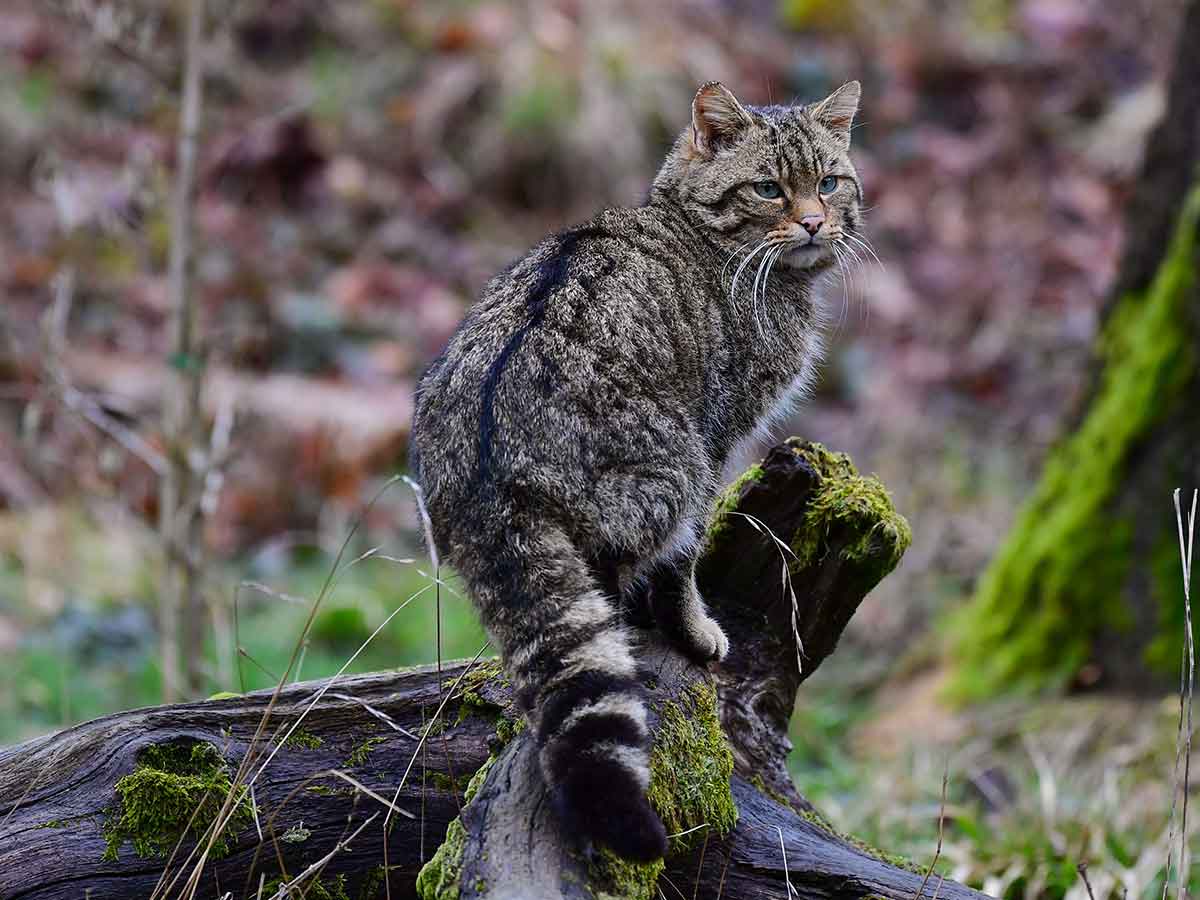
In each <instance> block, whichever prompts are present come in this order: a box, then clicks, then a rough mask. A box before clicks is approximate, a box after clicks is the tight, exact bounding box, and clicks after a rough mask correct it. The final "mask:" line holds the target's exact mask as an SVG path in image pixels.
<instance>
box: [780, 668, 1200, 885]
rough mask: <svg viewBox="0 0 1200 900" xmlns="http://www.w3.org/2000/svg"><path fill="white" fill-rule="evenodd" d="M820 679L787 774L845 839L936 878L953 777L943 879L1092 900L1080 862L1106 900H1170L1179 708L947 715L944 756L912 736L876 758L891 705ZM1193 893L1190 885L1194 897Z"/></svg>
mask: <svg viewBox="0 0 1200 900" xmlns="http://www.w3.org/2000/svg"><path fill="white" fill-rule="evenodd" d="M823 675H825V673H820V674H818V675H817V676H815V677H814V678H813V679H812V680H811V681H809V682H807V683H806V684H805V685H804V687H803V689H802V690H801V695H800V701H799V703H798V705H797V710H796V714H795V716H794V718H793V721H792V728H791V737H792V740H793V743H794V744H795V750H794V751H793V753H792V756H791V758H790V760H789V763H790V766H791V769H792V773H793V776H794V777H795V780H796V783H797V787H798V788H799V789H800V792H801V793H802V794H804V795H805V796H806V797H807V798H808V799H809V800H811V801H812V802H813V803H814V804H816V806H817V808H818V809H819V810H820V811H821V812H822V813H823V814H824V815H825V816H826V817H827V818H828V819H829V820H830V822H831V823H832V825H833V826H834V827H835V828H836V829H837V830H839V831H842V832H844V833H847V834H850V835H852V836H853V837H855V838H858V839H861V840H862V841H864V842H866V843H867V844H869V845H871V846H873V847H878V848H881V849H882V850H884V851H887V852H889V853H895V854H897V855H899V856H902V857H905V858H907V859H909V860H911V861H912V862H913V863H915V864H916V865H917V866H920V867H927V866H928V865H929V864H930V863H931V862H932V860H933V857H934V852H935V848H936V847H937V842H938V821H939V816H940V815H941V812H942V807H941V790H942V777H943V773H944V772H947V773H948V776H949V777H948V790H947V798H946V806H945V817H944V835H943V845H942V851H941V855H940V858H939V860H938V863H937V867H936V872H937V873H938V875H945V876H946V877H948V878H953V879H955V880H958V881H962V882H965V883H967V884H969V885H971V886H972V887H975V888H977V889H980V890H983V891H984V892H985V893H988V894H991V895H993V896H997V897H1003V898H1006V900H1061V898H1066V897H1068V896H1070V897H1072V898H1080V900H1085V898H1086V897H1087V894H1086V890H1085V889H1084V887H1083V884H1082V881H1081V880H1080V876H1079V874H1078V871H1077V866H1078V864H1079V863H1080V862H1085V863H1087V865H1088V876H1089V878H1090V879H1091V882H1092V885H1093V889H1094V890H1095V895H1096V900H1107V898H1113V900H1117V898H1121V896H1122V891H1123V890H1127V891H1128V894H1127V896H1128V898H1129V900H1157V898H1159V897H1160V896H1161V893H1162V881H1163V877H1164V874H1165V866H1166V860H1167V831H1168V821H1167V819H1168V813H1169V811H1170V802H1171V787H1172V779H1173V776H1172V765H1173V761H1174V750H1175V747H1174V739H1175V728H1176V714H1177V711H1178V705H1177V704H1178V701H1177V699H1175V698H1169V697H1168V698H1164V699H1163V701H1162V702H1153V701H1151V702H1147V701H1145V700H1136V699H1131V698H1116V697H1110V696H1092V697H1078V698H1054V699H1046V700H1041V701H1031V700H1023V701H1020V702H1014V701H1006V702H1002V703H991V704H987V705H979V706H976V707H974V708H973V709H972V710H970V711H969V712H964V711H961V710H960V711H957V712H954V711H950V710H947V711H946V713H945V714H946V716H947V717H948V719H953V720H954V721H955V722H957V723H958V729H957V730H958V731H959V732H961V735H962V736H961V737H960V738H958V739H956V740H953V741H949V742H946V743H942V744H935V743H932V742H931V740H930V738H929V736H928V735H927V734H925V733H921V732H918V733H914V734H913V735H911V736H907V737H906V738H905V739H904V740H903V741H901V742H899V743H901V744H903V746H889V747H878V748H874V747H871V746H870V745H869V744H868V743H867V742H865V741H864V740H863V739H862V738H863V734H864V732H863V731H862V730H861V729H865V728H866V727H867V726H869V725H870V724H871V722H872V720H873V719H874V718H875V716H876V715H879V714H883V713H887V712H894V710H891V709H890V707H891V701H886V702H885V703H883V704H880V705H876V703H875V702H874V700H873V698H872V697H871V696H870V695H868V694H865V693H863V692H862V691H861V690H858V689H857V688H855V687H854V686H849V687H848V686H847V684H846V682H845V681H844V680H843V679H840V678H832V677H822V676H823ZM1193 768H1194V767H1193ZM980 785H983V787H982V788H981V787H980ZM1193 787H1194V786H1193ZM1194 819H1195V817H1194V816H1190V815H1189V844H1190V846H1191V847H1192V854H1193V856H1194V855H1195V854H1196V852H1197V849H1200V848H1198V847H1197V834H1198V829H1197V827H1196V824H1195V821H1194ZM1177 828H1178V826H1176V829H1177ZM1178 843H1179V837H1178V834H1176V835H1175V838H1174V846H1175V847H1176V848H1178ZM938 875H935V876H934V879H933V880H934V883H935V884H936V879H937V877H938ZM1198 889H1200V875H1197V874H1194V875H1193V876H1192V877H1191V879H1190V884H1189V891H1190V892H1191V893H1192V894H1193V895H1194V894H1195V892H1196V891H1197V890H1198ZM1173 892H1174V886H1172V893H1173ZM931 893H932V891H931Z"/></svg>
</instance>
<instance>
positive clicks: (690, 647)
mask: <svg viewBox="0 0 1200 900" xmlns="http://www.w3.org/2000/svg"><path fill="white" fill-rule="evenodd" d="M684 639H685V643H686V646H685V647H684V648H683V649H684V652H685V653H686V654H687V655H688V656H689V657H691V658H692V659H693V660H695V661H696V662H698V663H700V664H704V663H709V662H714V661H716V662H719V661H720V660H722V659H724V658H725V657H726V656H727V655H728V653H729V638H728V637H726V636H725V631H724V629H722V628H721V626H720V625H718V624H717V620H716V619H714V618H713V617H712V616H709V615H707V614H705V613H701V614H699V615H696V616H693V617H692V618H691V619H690V620H688V622H686V623H685V625H684Z"/></svg>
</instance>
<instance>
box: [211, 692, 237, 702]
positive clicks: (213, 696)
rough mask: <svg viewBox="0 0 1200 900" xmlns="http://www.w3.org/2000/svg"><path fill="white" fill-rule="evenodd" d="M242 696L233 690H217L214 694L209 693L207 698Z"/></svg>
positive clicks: (234, 697) (218, 698)
mask: <svg viewBox="0 0 1200 900" xmlns="http://www.w3.org/2000/svg"><path fill="white" fill-rule="evenodd" d="M240 696H242V695H241V694H238V693H236V692H234V691H217V692H216V693H215V694H209V695H208V699H209V700H236V699H237V698H238V697H240Z"/></svg>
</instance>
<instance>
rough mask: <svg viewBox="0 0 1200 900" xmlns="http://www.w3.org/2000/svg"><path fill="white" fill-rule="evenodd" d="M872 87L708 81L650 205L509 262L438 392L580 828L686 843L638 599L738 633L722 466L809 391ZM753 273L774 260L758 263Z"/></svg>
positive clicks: (428, 489)
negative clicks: (651, 798) (673, 831)
mask: <svg viewBox="0 0 1200 900" xmlns="http://www.w3.org/2000/svg"><path fill="white" fill-rule="evenodd" d="M858 99H859V85H858V82H856V81H854V82H850V83H848V84H845V85H843V86H842V87H840V88H839V89H838V90H836V91H835V92H834V93H833V94H831V95H830V96H829V97H827V98H825V99H824V100H822V101H820V102H818V103H814V104H810V105H808V106H766V107H753V106H744V105H742V104H741V103H740V102H739V101H738V100H737V98H736V97H734V95H733V94H732V93H730V91H729V90H728V89H726V88H725V87H724V86H722V85H721V84H719V83H716V82H711V83H709V84H705V85H704V86H703V87H701V88H700V90H699V91H698V92H697V94H696V96H695V99H694V100H693V103H692V122H691V127H690V128H687V129H686V130H685V131H684V132H683V133H682V134H681V135H680V136H679V138H678V139H677V140H676V142H675V144H674V146H673V148H672V149H671V151H670V152H669V153H668V155H667V158H666V160H665V162H664V164H663V166H662V168H661V170H660V171H659V173H658V175H657V177H656V178H655V179H654V182H653V186H652V187H651V190H650V193H649V196H648V199H647V201H646V203H645V205H643V206H640V207H637V208H630V209H609V210H605V211H604V212H602V213H600V214H599V215H598V216H596V217H595V218H594V219H592V220H591V221H590V222H588V223H587V224H584V225H580V226H578V227H574V228H570V229H568V230H567V231H564V232H563V233H561V234H558V235H554V236H552V237H548V238H546V239H545V240H543V241H542V242H541V243H539V244H538V245H537V246H535V247H534V248H533V249H532V250H531V251H530V252H529V253H528V254H527V255H526V256H525V257H523V258H522V259H520V260H518V261H517V262H516V263H515V264H513V265H512V266H511V267H510V268H509V269H508V271H506V272H504V273H502V274H500V275H498V276H496V277H495V278H494V279H492V281H491V282H490V283H489V284H488V285H487V287H486V289H485V290H484V293H483V297H482V299H481V300H480V301H479V302H478V303H477V304H476V305H475V306H474V308H472V309H471V311H470V312H469V313H468V315H467V317H466V319H465V320H464V321H463V323H462V324H461V325H460V326H459V328H458V331H457V332H456V333H455V334H454V336H453V337H452V338H451V339H450V342H449V344H448V345H447V347H446V349H445V351H444V352H443V353H442V355H441V356H440V357H439V358H438V359H437V360H436V361H435V362H434V363H433V365H432V366H431V367H430V369H429V370H428V372H427V373H426V374H425V375H424V377H423V378H422V380H421V382H420V385H419V387H418V389H417V402H416V413H415V418H414V422H413V431H412V455H413V464H414V469H415V470H417V471H418V472H419V478H420V482H421V484H422V487H423V491H424V494H425V498H426V503H427V507H428V512H429V515H430V518H431V521H432V532H433V539H434V542H435V543H436V545H437V547H438V549H439V550H440V551H441V552H442V554H443V556H444V557H445V558H447V559H448V560H449V561H450V562H451V563H452V564H453V565H454V567H455V568H456V569H457V570H458V572H460V573H461V574H462V576H463V578H464V579H465V581H466V584H467V586H468V588H469V590H470V593H471V596H472V598H473V599H474V602H475V603H476V605H477V606H478V608H479V611H480V613H481V615H482V618H483V622H484V624H485V626H486V627H487V629H488V632H489V633H490V634H491V636H492V638H493V640H494V641H495V643H496V644H497V645H498V647H499V649H500V652H501V655H502V657H503V659H504V664H505V666H506V670H507V672H508V673H509V676H510V677H511V679H512V682H513V684H514V687H515V689H516V696H517V700H518V703H519V705H520V707H521V708H522V710H523V711H525V713H526V714H527V715H528V717H529V719H530V722H531V724H532V725H533V727H534V728H535V734H536V737H537V741H538V747H539V752H540V757H539V759H540V764H541V768H542V772H543V775H544V777H545V780H546V783H547V785H548V786H549V788H550V791H551V795H552V797H553V798H554V804H555V806H556V808H557V810H558V813H559V815H560V816H561V818H562V820H563V822H564V825H565V826H566V828H567V829H568V831H569V832H571V833H573V834H575V835H577V837H578V839H579V840H580V842H581V843H582V844H583V845H584V846H590V845H591V844H593V843H595V844H600V845H603V846H606V847H608V848H610V849H611V850H612V851H613V852H615V853H617V854H618V855H620V856H622V857H625V858H627V859H631V860H651V859H656V858H658V857H660V856H662V855H664V853H665V852H666V849H667V836H666V834H665V832H664V829H663V826H662V823H661V822H660V820H659V818H658V816H657V815H656V814H655V812H654V810H653V809H652V808H651V806H650V804H649V803H648V802H647V800H646V796H645V794H646V788H647V785H648V782H649V749H650V738H649V734H648V731H647V724H646V708H645V701H644V698H643V693H642V688H641V686H640V681H639V679H638V667H637V664H636V660H635V657H634V654H633V652H632V645H631V632H630V629H629V625H628V622H627V621H626V618H627V617H626V616H623V613H622V607H623V606H624V605H627V604H629V603H632V602H634V599H635V598H636V597H637V596H639V594H640V595H641V596H643V597H645V599H646V602H647V603H648V607H649V612H650V614H651V615H652V616H653V620H654V623H655V624H656V625H657V627H659V628H660V629H661V630H662V631H663V632H664V633H665V634H666V635H667V636H668V637H669V638H670V639H671V640H673V641H674V642H676V644H677V645H678V646H679V647H680V648H681V649H682V650H683V651H684V652H685V653H686V654H688V655H689V656H690V657H691V658H692V659H694V660H695V661H696V662H698V663H702V664H703V663H707V662H709V661H713V660H719V659H721V658H722V657H723V656H724V655H725V653H726V652H727V651H728V649H729V642H728V640H727V639H726V637H725V634H724V632H723V631H722V630H721V627H720V626H719V625H718V624H717V622H716V621H714V620H713V619H712V618H711V617H710V616H709V615H708V613H707V612H706V610H705V607H704V602H703V600H702V599H701V597H700V595H699V594H698V592H697V589H696V583H695V578H694V576H693V565H694V562H695V559H696V554H697V552H698V549H699V539H700V535H701V531H702V528H703V525H704V522H705V517H706V515H707V513H708V511H709V507H710V505H711V504H712V502H713V500H714V498H715V496H716V493H717V490H718V487H719V477H720V474H721V471H722V468H723V466H724V464H725V462H726V460H727V459H728V457H729V456H730V454H731V453H732V452H733V450H734V449H735V447H736V446H737V445H738V444H739V442H742V441H744V440H747V439H748V438H750V437H752V436H754V435H755V434H756V433H759V432H762V431H763V430H764V429H765V428H766V427H768V426H769V425H770V423H771V422H772V420H773V419H774V418H776V417H778V416H779V414H780V413H781V412H783V411H786V410H787V409H788V407H789V404H790V403H791V402H792V401H793V400H794V399H795V398H796V397H798V396H800V395H803V393H804V392H805V389H806V388H807V387H808V385H809V384H810V382H811V379H812V377H813V371H814V367H815V365H816V364H817V362H818V359H819V357H820V354H821V337H820V326H821V318H822V317H821V313H820V309H819V306H818V303H817V298H816V296H815V287H816V283H817V282H818V280H819V279H820V277H821V275H822V274H823V273H824V272H826V271H828V270H829V269H830V268H831V267H832V266H833V265H834V263H835V262H836V261H837V260H838V259H839V258H840V256H841V250H840V249H839V248H844V249H845V250H849V249H850V246H849V244H847V243H846V242H847V241H853V240H855V235H856V232H857V230H858V228H859V224H860V214H859V206H860V203H861V200H862V189H861V185H860V182H859V179H858V175H857V173H856V172H855V169H854V166H853V165H852V164H851V162H850V159H849V156H848V149H849V146H850V126H851V122H852V120H853V118H854V114H855V112H856V111H857V108H858ZM751 276H753V277H751Z"/></svg>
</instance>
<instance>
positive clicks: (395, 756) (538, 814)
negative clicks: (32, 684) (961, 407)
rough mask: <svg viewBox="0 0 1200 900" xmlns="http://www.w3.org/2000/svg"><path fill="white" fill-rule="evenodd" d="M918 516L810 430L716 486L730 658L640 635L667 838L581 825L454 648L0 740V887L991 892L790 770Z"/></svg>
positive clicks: (734, 894) (494, 689) (951, 899)
mask: <svg viewBox="0 0 1200 900" xmlns="http://www.w3.org/2000/svg"><path fill="white" fill-rule="evenodd" d="M908 541H909V531H908V525H907V523H906V522H905V521H904V519H903V518H902V517H901V516H899V515H898V514H897V513H896V512H895V511H894V510H893V508H892V505H891V502H890V499H889V498H888V496H887V493H886V491H885V490H884V488H883V486H882V485H881V484H880V483H879V482H878V481H877V480H875V479H874V478H865V477H861V476H859V475H858V474H857V473H856V472H855V471H854V468H853V466H852V465H851V464H850V461H849V460H848V459H847V458H846V457H844V456H841V455H838V454H833V453H830V452H828V451H827V450H825V449H824V448H822V447H820V446H819V445H815V444H809V443H805V442H802V441H799V440H796V439H792V440H790V441H788V442H786V443H784V444H781V445H779V446H777V447H775V448H774V449H773V450H772V451H771V452H770V453H769V454H768V456H767V457H766V459H764V460H763V462H762V463H760V464H758V465H756V466H753V467H751V468H750V469H749V470H748V471H747V472H746V473H745V474H744V475H743V476H742V477H741V478H740V479H739V480H738V481H737V482H735V483H734V484H733V485H732V486H731V487H730V488H729V489H728V491H727V492H726V493H725V494H724V495H723V497H722V498H721V501H720V503H719V504H718V507H717V509H716V511H715V513H714V516H713V519H712V521H711V523H710V525H709V527H708V532H707V546H706V551H705V556H704V558H703V561H702V564H701V567H700V584H701V589H702V591H703V592H704V594H705V596H706V598H707V599H708V602H709V606H710V608H711V610H712V611H713V614H714V615H715V616H716V617H717V618H718V619H719V620H720V621H721V623H722V625H723V626H724V627H725V628H726V630H727V632H728V634H729V637H730V641H731V645H732V649H731V652H730V655H729V657H728V658H727V659H726V660H725V661H724V662H723V663H722V664H721V665H720V666H714V667H713V671H711V672H710V671H708V670H706V669H703V668H699V667H696V666H694V665H691V664H690V663H688V662H687V661H686V660H685V659H684V658H683V657H682V656H680V655H679V654H678V653H676V652H675V651H674V650H673V649H672V648H670V647H669V646H666V645H664V644H662V643H660V642H659V640H658V636H657V634H656V633H654V632H649V631H648V632H645V633H644V634H643V635H642V646H641V659H642V660H643V662H644V663H645V664H646V665H645V667H646V670H647V671H648V672H651V673H653V674H652V677H651V678H650V680H649V682H648V685H647V686H648V689H649V691H650V697H651V708H652V720H653V722H652V727H653V730H654V733H655V747H654V751H653V756H652V765H651V770H652V779H651V788H650V796H651V801H652V802H653V803H654V804H655V807H656V809H658V811H659V813H660V815H662V817H663V821H664V823H665V824H666V825H667V827H668V831H669V832H670V833H671V834H672V835H673V836H672V839H671V852H670V853H669V855H668V857H667V859H666V860H665V861H663V862H659V863H654V864H650V865H644V866H643V865H631V864H628V863H625V862H623V861H621V860H618V859H616V858H615V857H613V856H612V855H611V854H609V853H608V852H607V851H603V850H595V849H594V848H585V847H580V846H578V845H577V844H576V843H575V841H574V840H573V836H572V835H569V834H564V833H563V832H562V830H561V828H560V827H559V824H558V822H557V820H556V818H555V815H554V813H553V812H552V810H551V807H550V805H549V803H548V802H547V797H546V791H545V787H544V785H543V783H542V781H541V775H540V772H539V770H538V766H537V758H536V749H535V747H534V742H533V738H532V735H530V734H528V733H526V732H525V731H524V730H523V724H524V723H523V722H522V721H520V720H519V719H518V718H516V717H515V714H514V711H513V705H512V697H511V691H510V688H509V685H508V683H507V681H506V679H505V678H504V675H503V673H502V670H501V668H500V666H499V664H498V663H497V662H496V661H495V660H484V661H482V662H479V661H471V662H466V661H460V662H455V663H449V664H446V665H445V666H444V667H443V668H442V670H441V672H440V673H439V672H438V671H436V670H435V669H434V668H432V667H428V666H426V667H421V668H418V669H410V670H406V671H401V672H395V673H380V674H373V675H366V676H356V677H351V678H341V679H337V680H336V681H334V680H330V679H326V680H322V681H315V682H307V683H304V684H293V685H288V686H286V687H284V688H283V689H281V690H279V691H277V692H271V691H262V692H257V693H253V694H248V695H245V696H231V697H228V698H224V699H216V700H210V701H206V702H200V703H186V704H180V705H176V706H168V707H158V708H153V709H145V710H135V711H132V712H125V713H119V714H116V715H112V716H108V717H105V718H103V719H98V720H96V721H94V722H89V723H86V724H83V725H79V726H76V727H74V728H70V729H67V730H65V731H62V732H60V733H58V734H54V735H50V736H47V737H42V738H37V739H35V740H32V741H29V742H26V743H24V744H21V745H18V746H16V747H13V748H9V749H6V750H0V898H3V900H16V898H57V897H72V898H76V897H81V896H85V895H86V896H88V897H90V898H92V900H103V898H110V897H111V898H126V897H154V898H167V897H172V898H174V897H186V896H196V897H232V898H244V897H250V898H255V897H262V898H268V897H272V896H278V897H283V896H295V897H299V896H304V897H308V898H311V900H324V898H331V900H333V898H336V900H341V898H346V900H349V898H351V897H357V898H377V897H378V898H384V897H387V898H407V897H416V896H421V897H425V898H438V900H448V898H456V897H457V898H537V900H542V898H547V900H550V898H583V897H590V898H595V897H614V898H618V897H619V898H650V897H657V896H659V895H660V893H661V895H662V896H666V897H673V896H676V895H677V894H678V895H681V896H683V897H685V898H687V897H695V898H719V897H720V898H728V900H739V898H750V897H754V898H760V897H778V898H787V897H797V896H798V897H831V898H833V897H836V898H865V897H885V898H897V900H900V898H907V900H914V898H918V897H920V896H925V897H932V896H933V895H934V894H935V892H936V895H937V896H938V897H940V898H948V900H965V898H968V897H981V896H982V895H980V894H977V893H976V892H974V891H971V890H969V889H967V888H965V887H962V886H960V885H957V884H954V883H951V882H948V881H947V882H942V881H941V880H940V878H939V877H938V876H936V875H935V876H933V877H932V878H928V879H926V876H925V873H924V872H923V871H922V870H921V869H919V868H917V867H913V866H909V865H906V864H903V863H902V861H897V860H895V859H893V858H890V857H888V856H887V855H885V854H883V853H880V852H878V851H875V850H872V849H870V848H868V847H865V846H864V845H862V844H860V843H858V842H856V841H854V840H852V839H850V838H847V837H844V836H842V835H839V834H837V833H836V832H835V831H834V830H833V829H832V828H830V827H829V826H828V825H827V824H826V823H825V821H824V820H823V819H822V818H821V816H820V814H819V813H817V812H816V810H814V809H813V807H812V806H811V804H809V803H808V802H807V801H806V800H805V799H804V798H803V797H801V796H800V794H799V793H798V792H797V791H796V789H795V786H794V785H793V784H792V781H791V779H790V777H789V776H788V772H787V767H786V756H787V753H788V750H789V749H790V744H789V742H788V739H787V725H788V720H789V718H790V715H791V710H792V707H793V704H794V702H795V696H796V691H797V689H798V687H799V685H800V684H801V682H802V681H803V680H804V679H805V678H806V677H808V676H809V675H810V674H812V672H813V671H814V670H815V669H816V667H817V666H818V665H820V663H821V661H822V660H823V659H824V658H825V657H826V656H828V655H829V654H830V653H831V652H833V650H834V648H835V646H836V644H837V640H838V637H839V636H840V634H841V632H842V630H843V629H844V628H845V626H846V624H847V622H849V620H850V617H851V616H852V615H853V614H854V611H855V610H856V609H857V607H858V605H859V603H860V602H861V601H862V598H863V597H864V596H865V595H866V593H867V592H868V591H870V590H871V588H873V587H874V586H875V584H877V583H878V581H879V580H880V579H881V578H882V577H883V576H885V575H886V574H887V573H888V572H890V571H891V570H892V568H893V567H894V566H895V565H896V564H897V562H898V561H899V559H900V557H901V555H902V554H903V552H904V550H905V548H906V547H907V545H908ZM792 588H794V592H793V590H792Z"/></svg>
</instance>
